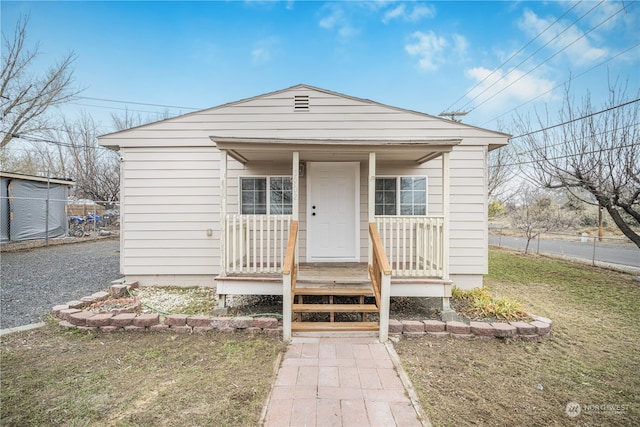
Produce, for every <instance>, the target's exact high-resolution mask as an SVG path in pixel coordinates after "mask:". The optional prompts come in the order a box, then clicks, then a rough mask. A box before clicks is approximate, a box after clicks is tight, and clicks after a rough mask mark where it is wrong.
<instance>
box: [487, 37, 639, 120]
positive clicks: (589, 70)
mask: <svg viewBox="0 0 640 427" xmlns="http://www.w3.org/2000/svg"><path fill="white" fill-rule="evenodd" d="M638 46H640V43H637V44H635V45H633V46H631V47H629V48H627V49H625V50H623V51H620V52H618V53H617V54H615V55H614V56H612V57H610V58H607V59H605V60H604V61H602V62H600V63H599V64H596V65H594V66H593V67H591V68H589V69H587V70H585V71H583V72H582V73H580V74H578V75H576V76H575V77H572V78H570V79H569V80H565V81H564V82H562V83H560V84H558V85H556V86H554V87H552V88H551V89H549V90H547V91H545V92H542V93H541V94H540V95H538V96H536V97H535V98H531V99H530V100H528V101H526V102H523V103H522V104H520V105H518V106H516V107H513V108H512V109H510V110H508V111H506V112H504V113H502V114H500V115H498V116H496V117H494V118H493V119H491V120H488V121H486V122H484V123H483V124H481V125H480V126H485V125H487V124H488V123H490V122H492V121H494V120H497V119H499V118H500V117H502V116H505V115H507V114H509V113H510V112H512V111H515V110H517V109H518V108H520V107H523V106H525V105H527V104H529V103H531V102H533V101H535V100H536V99H538V98H541V97H543V96H544V95H546V94H548V93H549V92H552V91H554V90H555V89H557V88H559V87H560V86H563V85H565V84H567V83H569V82H571V81H572V80H576V79H578V78H580V77H582V76H584V75H585V74H587V73H589V72H591V71H593V70H594V69H596V68H598V67H601V66H602V65H604V64H606V63H607V62H611V61H613V60H614V59H616V58H617V57H619V56H621V55H624V54H625V53H627V52H629V51H630V50H633V49H636V48H637V47H638Z"/></svg>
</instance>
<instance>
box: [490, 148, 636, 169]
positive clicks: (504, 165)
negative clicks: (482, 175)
mask: <svg viewBox="0 0 640 427" xmlns="http://www.w3.org/2000/svg"><path fill="white" fill-rule="evenodd" d="M637 146H638V144H637V143H631V144H626V145H619V146H617V147H609V148H601V149H598V150H593V151H582V152H580V153H573V154H564V155H562V156H556V157H547V158H545V159H544V160H543V161H547V160H562V159H569V158H571V157H575V156H577V155H580V154H596V153H602V152H605V151H615V150H619V149H621V148H630V147H637ZM540 161H541V160H522V161H520V162H513V163H503V164H500V165H489V167H490V168H498V167H506V166H521V165H528V164H531V163H539V162H540Z"/></svg>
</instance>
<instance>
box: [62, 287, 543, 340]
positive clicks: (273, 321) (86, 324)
mask: <svg viewBox="0 0 640 427" xmlns="http://www.w3.org/2000/svg"><path fill="white" fill-rule="evenodd" d="M137 285H138V284H137V282H133V283H127V284H114V285H111V288H110V292H109V293H107V292H104V291H102V292H96V293H94V294H92V295H91V296H88V297H83V298H81V299H80V300H74V301H69V302H68V303H66V304H62V305H56V306H54V307H53V309H52V314H53V316H54V317H57V318H58V319H60V322H59V326H60V327H62V328H65V329H72V328H76V329H79V330H83V331H100V332H118V331H128V332H147V331H152V332H175V333H182V334H191V333H204V332H209V331H219V332H236V331H244V332H249V333H264V334H265V335H269V336H282V326H281V325H280V324H279V322H278V319H277V318H275V317H248V316H242V317H210V316H187V315H183V314H172V315H167V316H161V315H160V314H158V313H145V314H139V315H136V314H135V313H127V312H122V311H118V312H102V313H101V312H95V311H92V310H90V309H88V308H89V307H91V306H93V307H96V306H99V305H100V304H98V303H100V302H102V301H106V300H107V299H108V298H109V297H112V298H116V299H117V298H123V297H126V295H127V289H129V288H132V287H136V286H137ZM138 303H139V302H138ZM532 317H533V319H534V320H533V322H531V323H527V322H524V321H517V322H491V323H487V322H475V321H471V322H470V323H469V324H467V323H464V322H458V321H450V322H442V321H439V320H431V319H430V320H422V321H421V320H402V321H400V320H396V319H389V335H395V336H404V337H407V338H413V337H421V336H425V335H427V336H433V337H437V338H447V337H451V338H457V339H470V338H481V339H494V338H519V339H521V340H524V341H538V340H539V339H541V338H544V337H548V336H549V335H550V334H551V324H552V321H551V319H548V318H546V317H540V316H532Z"/></svg>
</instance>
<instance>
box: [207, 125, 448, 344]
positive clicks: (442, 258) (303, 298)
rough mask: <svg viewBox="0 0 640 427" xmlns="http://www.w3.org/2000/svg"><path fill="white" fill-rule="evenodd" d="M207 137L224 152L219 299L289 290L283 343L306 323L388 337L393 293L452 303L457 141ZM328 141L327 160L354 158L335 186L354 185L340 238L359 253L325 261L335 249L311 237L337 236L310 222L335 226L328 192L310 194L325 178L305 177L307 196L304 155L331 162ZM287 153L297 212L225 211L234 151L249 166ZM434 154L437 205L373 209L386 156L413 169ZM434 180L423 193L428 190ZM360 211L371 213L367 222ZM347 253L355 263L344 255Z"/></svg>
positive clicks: (312, 327) (312, 326)
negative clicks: (452, 155) (406, 210)
mask: <svg viewBox="0 0 640 427" xmlns="http://www.w3.org/2000/svg"><path fill="white" fill-rule="evenodd" d="M211 139H212V140H213V141H214V142H216V144H217V146H218V148H219V149H220V150H221V151H220V152H221V172H220V181H221V195H222V197H221V241H220V251H221V254H220V258H221V263H220V274H219V276H218V277H216V282H217V292H218V294H219V295H220V296H221V298H220V300H221V301H222V302H223V303H224V300H225V298H224V296H225V295H227V294H251V295H283V319H284V339H285V341H288V340H290V338H291V334H292V333H293V332H305V331H377V332H378V334H379V338H380V340H381V341H385V340H386V339H387V331H388V321H389V298H390V297H391V296H415V297H438V298H442V301H443V309H444V310H447V309H449V297H450V296H451V286H452V282H451V280H449V265H448V259H449V255H448V251H449V249H448V248H449V237H448V235H449V231H448V228H449V152H450V151H451V149H452V148H453V146H454V145H456V144H457V143H459V141H429V142H426V141H393V142H388V141H384V142H383V141H367V143H368V145H367V144H365V143H364V142H363V141H287V140H275V141H263V140H258V139H253V140H247V141H240V140H235V139H232V138H215V137H212V138H211ZM327 144H329V145H331V147H332V148H335V150H336V152H333V153H331V155H330V157H331V159H334V158H336V155H340V154H341V153H342V154H343V156H342V157H341V161H340V162H335V163H339V164H346V163H349V162H350V164H352V165H357V166H356V168H355V169H354V170H355V172H356V176H355V179H354V180H353V181H350V182H351V183H347V184H346V187H341V186H335V185H334V186H335V187H337V188H340V189H346V190H347V191H349V186H352V187H351V188H355V189H356V192H357V193H356V194H355V196H354V197H355V200H354V203H355V208H354V209H352V210H348V215H347V216H348V217H351V218H353V217H355V222H354V225H353V226H354V227H355V232H354V233H353V236H352V237H350V238H349V239H344V241H346V242H347V243H348V242H349V241H352V242H354V243H355V245H356V246H355V251H353V250H351V249H348V248H347V251H346V252H345V253H347V254H349V253H353V255H346V256H345V255H344V254H341V255H338V254H336V256H335V259H333V261H334V262H319V261H321V260H322V261H324V260H325V259H326V258H329V259H331V258H332V255H333V254H332V253H331V250H329V251H327V250H326V249H324V250H323V252H320V251H318V250H317V247H316V248H315V249H314V252H313V254H312V251H311V249H310V248H311V245H312V243H313V241H312V240H313V239H316V241H317V239H319V238H321V239H328V240H331V238H328V237H327V236H328V235H329V234H330V233H324V235H323V234H322V233H321V232H320V233H319V232H318V231H317V230H318V229H317V228H316V232H315V233H314V232H312V231H311V225H310V224H311V223H312V222H313V224H318V221H322V220H324V221H325V223H323V225H326V224H329V226H330V224H332V223H331V221H332V220H326V219H325V218H327V216H328V215H327V212H326V210H324V211H322V210H320V209H322V208H326V205H327V204H328V203H325V202H327V200H330V199H326V197H325V199H322V200H323V202H322V205H321V206H318V209H317V210H316V205H317V204H318V202H316V201H313V202H311V201H310V199H311V197H310V195H309V193H310V192H312V190H313V191H315V190H316V188H315V187H313V186H314V185H315V183H314V182H315V181H314V180H315V179H318V178H319V175H318V174H314V175H313V179H312V178H310V177H307V192H306V193H305V194H304V197H306V201H301V200H300V198H301V192H300V177H301V173H300V172H299V171H303V170H304V168H301V165H304V164H305V162H307V163H306V164H307V166H310V163H311V165H314V162H315V164H316V165H317V164H319V162H325V164H326V163H327V162H326V160H328V158H327V155H328V154H327V148H326V145H327ZM287 156H290V160H291V163H290V164H291V169H290V170H291V178H290V179H291V193H290V200H291V202H290V208H291V212H279V213H278V214H274V213H273V212H269V210H267V212H266V213H259V214H258V213H256V214H250V213H246V212H240V209H239V210H238V212H237V213H236V212H229V211H230V210H233V208H235V206H233V205H232V206H228V176H227V171H228V169H229V167H228V162H229V158H233V159H234V160H236V161H238V162H240V163H241V164H242V165H243V167H247V166H246V165H248V164H249V163H250V162H257V163H258V164H261V163H260V162H265V161H269V160H273V161H279V162H282V159H283V157H285V158H286V157H287ZM438 157H440V158H441V175H440V176H441V186H440V188H439V190H440V191H439V193H440V194H439V196H441V200H440V206H441V208H439V209H438V210H439V212H438V211H436V214H435V215H434V214H427V212H426V204H425V206H424V207H425V209H423V211H422V213H421V214H414V215H406V214H405V215H400V210H398V211H397V212H393V213H392V214H385V215H383V214H380V212H377V207H379V205H376V203H378V201H377V200H376V191H377V187H376V184H377V181H376V180H377V179H378V177H377V176H376V168H377V166H378V165H379V164H380V162H381V161H382V162H384V161H386V162H392V164H394V165H395V164H404V163H406V164H409V165H410V164H413V165H414V166H413V167H415V165H421V164H423V163H424V162H427V161H429V160H433V159H436V158H438ZM361 164H365V165H367V166H368V167H367V169H366V170H367V175H366V179H367V184H366V185H365V186H362V187H361V186H360V185H359V183H358V182H359V179H360V178H359V175H360V174H359V170H360V166H359V165H361ZM346 169H347V170H349V168H346ZM329 170H331V169H329ZM362 171H363V172H364V171H365V169H362ZM240 176H242V175H240ZM249 176H251V175H250V174H249ZM363 179H364V176H363ZM384 179H386V180H388V178H384ZM328 182H331V181H328ZM334 182H338V181H334ZM422 185H423V186H424V184H422ZM325 187H326V185H325ZM399 188H400V187H398V189H399ZM428 188H429V187H427V189H425V190H424V191H427V192H429V190H428ZM398 191H399V190H398ZM238 198H239V199H240V195H238ZM361 198H362V200H360V199H361ZM314 200H317V199H314ZM343 200H344V199H343ZM341 203H342V202H340V203H338V205H340V204H341ZM398 203H399V202H398ZM425 203H426V202H425ZM361 204H363V206H366V215H360V205H361ZM301 206H302V207H306V208H307V211H306V212H305V214H306V218H304V217H303V218H300V217H301V215H300V207H301ZM363 210H364V209H363ZM316 212H317V213H318V216H316ZM396 213H397V214H396ZM333 215H334V216H332V217H331V218H335V220H336V221H342V219H343V216H342V217H341V216H340V214H338V215H336V213H335V212H334V213H333ZM363 217H366V218H367V219H368V220H367V222H366V223H363V221H362V218H363ZM346 222H347V223H348V221H346ZM301 223H302V231H300V230H301V227H300V224H301ZM340 225H341V227H342V226H343V224H342V223H341V224H340ZM347 225H348V224H347ZM365 225H366V230H367V234H368V239H367V241H368V244H367V245H366V247H365V246H364V245H362V246H360V245H361V243H360V242H361V240H360V237H359V236H360V230H361V229H362V231H363V232H364V228H365ZM342 228H344V227H342ZM342 228H341V229H342ZM347 229H348V228H347ZM332 235H333V234H332ZM337 237H338V238H339V239H342V237H343V236H341V235H339V234H338V235H337ZM301 242H303V243H302V244H301ZM362 242H364V240H363V241H362ZM323 243H325V241H324V240H323ZM342 247H344V245H343V246H341V248H342ZM349 251H351V252H349ZM319 253H321V255H317V254H319ZM345 258H346V259H353V262H345ZM363 260H367V262H366V263H365V262H362V261H363ZM311 313H314V314H313V315H312V314H311ZM345 313H350V314H349V315H345ZM345 318H349V319H351V320H349V321H346V320H345ZM354 319H355V320H356V321H353V320H354Z"/></svg>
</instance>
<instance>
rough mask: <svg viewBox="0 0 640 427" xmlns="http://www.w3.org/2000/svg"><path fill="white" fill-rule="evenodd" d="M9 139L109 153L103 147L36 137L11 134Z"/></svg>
mask: <svg viewBox="0 0 640 427" xmlns="http://www.w3.org/2000/svg"><path fill="white" fill-rule="evenodd" d="M2 133H5V134H6V133H8V132H4V131H2ZM11 137H12V138H16V139H22V140H24V141H29V142H45V143H47V144H54V145H59V146H61V147H68V148H78V149H79V148H81V149H94V150H95V149H102V150H107V151H111V150H109V149H108V148H106V147H103V146H101V145H95V146H93V145H82V146H79V145H75V144H72V143H70V142H62V141H54V140H52V139H46V138H40V137H37V136H29V135H18V134H15V133H14V134H11Z"/></svg>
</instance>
